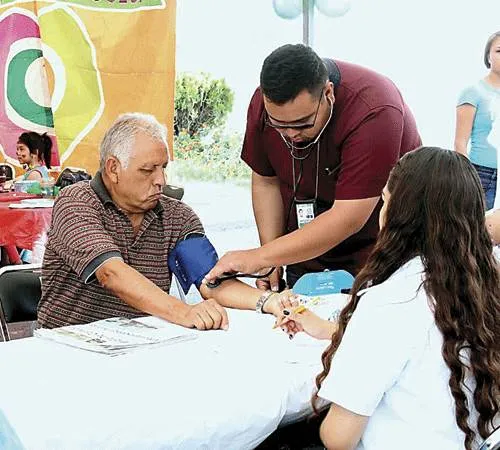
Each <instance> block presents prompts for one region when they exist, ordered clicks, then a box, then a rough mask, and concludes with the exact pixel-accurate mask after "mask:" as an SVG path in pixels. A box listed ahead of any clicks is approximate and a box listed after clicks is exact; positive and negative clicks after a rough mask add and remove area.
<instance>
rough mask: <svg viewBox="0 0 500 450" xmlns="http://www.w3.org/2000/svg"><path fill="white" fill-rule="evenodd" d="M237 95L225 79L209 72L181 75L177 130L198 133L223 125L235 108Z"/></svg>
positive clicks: (179, 78) (177, 102)
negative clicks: (212, 76) (215, 77)
mask: <svg viewBox="0 0 500 450" xmlns="http://www.w3.org/2000/svg"><path fill="white" fill-rule="evenodd" d="M233 98H234V94H233V92H232V91H231V89H230V88H229V86H228V85H227V83H226V81H225V80H224V79H219V80H214V79H212V78H211V77H210V75H208V74H206V73H202V74H200V75H192V74H187V73H182V74H180V75H179V76H178V77H177V79H176V80H175V115H174V126H175V129H176V132H177V133H179V132H186V133H187V134H189V135H190V136H194V135H195V134H197V133H204V132H208V131H210V130H213V129H214V128H217V127H219V126H220V125H223V124H224V123H225V121H226V118H227V115H228V114H229V112H230V111H231V109H232V108H233Z"/></svg>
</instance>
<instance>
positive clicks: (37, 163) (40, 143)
mask: <svg viewBox="0 0 500 450" xmlns="http://www.w3.org/2000/svg"><path fill="white" fill-rule="evenodd" d="M16 155H17V159H18V161H19V162H20V163H21V164H22V165H24V166H25V167H26V168H27V170H26V173H25V174H24V175H23V180H41V179H47V178H48V177H49V171H48V169H50V160H51V156H52V140H51V139H50V137H49V136H47V133H44V134H38V133H37V132H35V131H27V132H25V133H23V134H21V136H19V139H18V141H17V147H16Z"/></svg>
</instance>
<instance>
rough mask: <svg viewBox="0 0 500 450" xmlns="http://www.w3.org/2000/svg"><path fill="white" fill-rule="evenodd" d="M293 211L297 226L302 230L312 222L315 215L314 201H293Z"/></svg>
mask: <svg viewBox="0 0 500 450" xmlns="http://www.w3.org/2000/svg"><path fill="white" fill-rule="evenodd" d="M295 211H296V212H297V225H298V227H299V228H302V227H303V226H304V225H307V224H308V223H309V222H311V221H313V220H314V217H315V215H316V200H297V199H296V200H295Z"/></svg>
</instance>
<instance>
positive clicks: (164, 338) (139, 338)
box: [34, 317, 197, 356]
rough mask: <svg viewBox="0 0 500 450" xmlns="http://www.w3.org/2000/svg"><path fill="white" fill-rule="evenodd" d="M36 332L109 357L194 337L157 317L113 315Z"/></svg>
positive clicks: (191, 333)
mask: <svg viewBox="0 0 500 450" xmlns="http://www.w3.org/2000/svg"><path fill="white" fill-rule="evenodd" d="M34 335H35V336H36V337H39V338H43V339H49V340H51V341H54V342H58V343H61V344H64V345H69V346H71V347H76V348H80V349H82V350H88V351H91V352H97V353H103V354H106V355H110V356H116V355H123V354H125V353H129V352H130V351H133V350H137V349H141V348H151V347H154V346H160V345H167V344H174V343H177V342H184V341H186V340H190V339H195V338H196V336H197V335H196V334H195V333H194V332H193V331H192V330H189V329H186V328H182V327H180V326H178V325H173V324H169V323H167V322H165V321H162V320H160V319H156V318H139V319H126V318H123V317H113V318H110V319H104V320H99V321H97V322H92V323H88V324H85V325H70V326H67V327H61V328H53V329H46V328H40V329H38V330H35V332H34Z"/></svg>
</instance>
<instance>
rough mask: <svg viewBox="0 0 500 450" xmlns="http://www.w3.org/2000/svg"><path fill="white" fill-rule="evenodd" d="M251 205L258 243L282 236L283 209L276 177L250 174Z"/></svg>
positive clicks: (283, 223) (283, 227)
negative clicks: (257, 233) (257, 232)
mask: <svg viewBox="0 0 500 450" xmlns="http://www.w3.org/2000/svg"><path fill="white" fill-rule="evenodd" d="M252 205H253V213H254V216H255V222H256V224H257V229H258V231H259V238H260V243H261V244H262V245H263V244H266V243H267V242H271V241H273V240H274V239H276V238H278V237H280V236H283V234H284V232H285V211H284V209H285V208H284V206H283V200H282V198H281V192H280V185H279V180H278V178H277V177H263V176H261V175H258V174H256V173H255V172H254V173H252Z"/></svg>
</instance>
